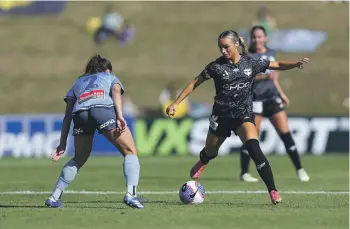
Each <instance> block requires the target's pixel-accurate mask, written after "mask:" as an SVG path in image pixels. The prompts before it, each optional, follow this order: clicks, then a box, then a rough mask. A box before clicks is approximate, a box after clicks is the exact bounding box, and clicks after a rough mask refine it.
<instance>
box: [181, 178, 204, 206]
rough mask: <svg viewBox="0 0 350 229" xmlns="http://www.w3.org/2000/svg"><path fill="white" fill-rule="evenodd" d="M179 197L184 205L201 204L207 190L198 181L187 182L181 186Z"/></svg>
mask: <svg viewBox="0 0 350 229" xmlns="http://www.w3.org/2000/svg"><path fill="white" fill-rule="evenodd" d="M179 197H180V200H181V202H182V203H184V204H201V203H203V201H204V197H205V189H204V187H203V185H201V184H200V183H199V182H197V181H187V182H186V183H184V184H183V185H182V186H181V188H180V190H179Z"/></svg>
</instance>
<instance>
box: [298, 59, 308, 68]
mask: <svg viewBox="0 0 350 229" xmlns="http://www.w3.org/2000/svg"><path fill="white" fill-rule="evenodd" d="M308 62H309V58H307V57H304V58H303V59H300V60H298V62H297V66H298V68H300V69H302V68H304V64H307V63H308Z"/></svg>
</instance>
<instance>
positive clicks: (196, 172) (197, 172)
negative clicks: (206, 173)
mask: <svg viewBox="0 0 350 229" xmlns="http://www.w3.org/2000/svg"><path fill="white" fill-rule="evenodd" d="M205 167H207V165H205V164H204V163H203V162H201V160H199V161H198V162H197V163H196V164H195V165H194V166H193V167H192V169H191V172H190V176H191V178H192V179H198V178H199V177H200V176H201V174H202V172H203V170H204V169H205Z"/></svg>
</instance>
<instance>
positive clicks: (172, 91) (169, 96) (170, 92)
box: [159, 81, 190, 118]
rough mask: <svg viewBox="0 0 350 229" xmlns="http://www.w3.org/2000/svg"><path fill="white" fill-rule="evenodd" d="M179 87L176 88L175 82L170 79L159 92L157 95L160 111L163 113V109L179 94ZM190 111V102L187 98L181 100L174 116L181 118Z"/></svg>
mask: <svg viewBox="0 0 350 229" xmlns="http://www.w3.org/2000/svg"><path fill="white" fill-rule="evenodd" d="M180 93H181V89H180V90H179V89H176V83H175V81H170V82H169V83H168V85H167V86H166V88H165V89H164V90H163V91H162V92H161V93H160V95H159V103H160V105H161V108H162V112H163V114H164V115H166V113H165V109H166V108H167V107H168V106H169V105H170V104H171V103H172V102H174V101H175V99H176V97H177V96H178V95H180ZM189 111H190V102H189V100H188V98H186V99H185V100H183V101H182V102H181V103H180V105H179V106H178V111H177V112H176V115H175V116H174V118H182V117H185V116H187V115H188V113H189Z"/></svg>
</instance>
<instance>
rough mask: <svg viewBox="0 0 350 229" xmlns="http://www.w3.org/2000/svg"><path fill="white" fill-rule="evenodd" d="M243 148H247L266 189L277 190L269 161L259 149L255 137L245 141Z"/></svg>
mask: <svg viewBox="0 0 350 229" xmlns="http://www.w3.org/2000/svg"><path fill="white" fill-rule="evenodd" d="M245 148H246V149H247V150H248V152H249V155H250V157H251V158H252V159H253V161H254V163H255V165H256V169H257V171H258V173H259V175H260V177H261V179H262V180H263V181H264V183H265V185H266V187H267V189H268V191H269V192H270V191H272V190H276V191H277V189H276V187H275V181H274V180H273V174H272V170H271V166H270V163H269V161H268V160H267V158H266V157H265V155H264V154H263V152H262V151H261V149H260V146H259V141H258V140H257V139H249V140H248V141H247V142H246V143H245Z"/></svg>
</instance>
